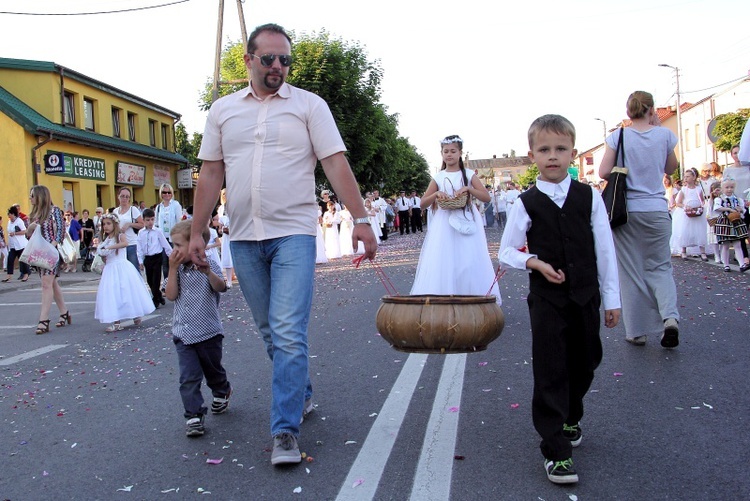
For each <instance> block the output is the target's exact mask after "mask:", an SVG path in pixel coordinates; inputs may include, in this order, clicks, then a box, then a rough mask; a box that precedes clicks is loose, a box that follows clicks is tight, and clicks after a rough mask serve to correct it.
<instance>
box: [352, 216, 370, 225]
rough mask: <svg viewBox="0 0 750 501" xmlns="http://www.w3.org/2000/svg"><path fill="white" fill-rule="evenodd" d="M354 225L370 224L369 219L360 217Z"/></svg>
mask: <svg viewBox="0 0 750 501" xmlns="http://www.w3.org/2000/svg"><path fill="white" fill-rule="evenodd" d="M354 224H370V218H369V217H358V218H356V219H355V220H354Z"/></svg>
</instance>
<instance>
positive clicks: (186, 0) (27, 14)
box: [0, 0, 190, 16]
mask: <svg viewBox="0 0 750 501" xmlns="http://www.w3.org/2000/svg"><path fill="white" fill-rule="evenodd" d="M189 1H190V0H175V1H174V2H169V3H163V4H159V5H149V6H146V7H133V8H130V9H120V10H105V11H98V12H9V11H0V14H10V15H16V16H93V15H96V14H119V13H122V12H135V11H139V10H149V9H158V8H160V7H169V6H170V5H176V4H178V3H185V2H189Z"/></svg>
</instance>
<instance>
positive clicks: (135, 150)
mask: <svg viewBox="0 0 750 501" xmlns="http://www.w3.org/2000/svg"><path fill="white" fill-rule="evenodd" d="M0 112H2V113H4V114H5V115H7V116H8V117H10V118H11V119H12V120H13V121H14V122H16V123H17V124H18V125H20V126H21V127H23V128H24V130H26V131H27V132H29V133H30V134H34V135H44V136H52V137H54V138H56V139H60V140H63V141H68V142H71V143H77V144H83V145H86V146H96V147H98V148H101V149H104V150H110V151H116V152H125V153H129V154H132V155H137V156H140V157H146V158H152V159H155V160H162V161H167V162H171V163H177V164H187V163H188V161H187V159H186V158H185V157H183V156H182V155H180V154H179V153H172V152H171V151H168V150H163V149H159V148H154V147H153V146H146V145H145V144H140V143H135V142H133V141H127V140H125V139H120V138H117V137H110V136H105V135H103V134H98V133H96V132H91V131H87V130H82V129H77V128H75V127H67V126H65V125H60V124H56V123H54V122H52V121H50V120H49V119H47V118H46V117H44V116H43V115H41V114H40V113H38V112H37V111H36V110H34V109H33V108H31V107H30V106H29V105H27V104H26V103H24V102H23V101H21V100H20V99H18V98H17V97H15V96H14V95H13V94H11V93H10V92H8V91H7V90H6V89H5V88H3V87H2V86H0Z"/></svg>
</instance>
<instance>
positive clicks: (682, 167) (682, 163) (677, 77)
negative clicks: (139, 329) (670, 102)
mask: <svg viewBox="0 0 750 501" xmlns="http://www.w3.org/2000/svg"><path fill="white" fill-rule="evenodd" d="M659 66H661V67H662V68H671V69H673V70H674V76H675V83H676V84H677V93H676V94H677V140H678V142H679V143H680V178H682V177H683V176H684V174H685V149H684V145H683V142H682V110H681V109H680V107H681V105H680V70H679V68H677V66H670V65H668V64H663V63H662V64H660V65H659Z"/></svg>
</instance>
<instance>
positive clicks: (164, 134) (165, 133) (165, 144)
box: [161, 124, 169, 150]
mask: <svg viewBox="0 0 750 501" xmlns="http://www.w3.org/2000/svg"><path fill="white" fill-rule="evenodd" d="M168 137H169V126H168V125H167V124H161V147H162V148H164V149H165V150H167V149H169V140H168Z"/></svg>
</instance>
